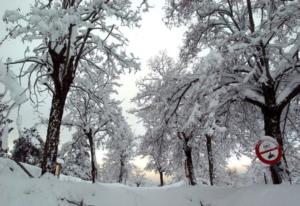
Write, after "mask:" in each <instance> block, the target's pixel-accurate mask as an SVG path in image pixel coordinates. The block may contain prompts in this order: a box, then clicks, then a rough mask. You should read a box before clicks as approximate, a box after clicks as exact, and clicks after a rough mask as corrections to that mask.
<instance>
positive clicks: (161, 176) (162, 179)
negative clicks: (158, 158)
mask: <svg viewBox="0 0 300 206" xmlns="http://www.w3.org/2000/svg"><path fill="white" fill-rule="evenodd" d="M158 173H159V181H160V184H159V186H161V187H162V186H164V185H165V183H164V172H163V171H161V170H159V171H158Z"/></svg>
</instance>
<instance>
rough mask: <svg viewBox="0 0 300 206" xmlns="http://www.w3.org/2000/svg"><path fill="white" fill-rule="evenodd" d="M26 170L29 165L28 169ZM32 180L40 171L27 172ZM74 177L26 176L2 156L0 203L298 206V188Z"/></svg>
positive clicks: (10, 205) (38, 205) (5, 205)
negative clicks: (138, 183) (134, 184)
mask: <svg viewBox="0 0 300 206" xmlns="http://www.w3.org/2000/svg"><path fill="white" fill-rule="evenodd" d="M26 167H27V166H26ZM27 168H29V167H27ZM29 170H30V171H31V172H33V173H34V176H35V175H37V174H38V171H37V170H36V169H34V168H29ZM73 180H74V179H73V178H69V179H68V178H63V180H58V179H57V178H56V177H53V176H50V175H46V176H44V177H42V178H29V177H28V176H27V175H26V174H25V173H24V172H23V171H22V169H20V167H19V166H18V165H17V164H16V163H14V162H13V161H11V160H7V159H2V158H0V191H1V192H0V205H1V206H2V205H3V206H72V205H76V204H77V205H78V204H79V203H80V202H81V201H82V202H83V203H84V204H83V205H95V206H196V205H197V206H201V205H204V206H283V205H284V206H297V205H299V204H300V185H279V186H273V185H253V186H249V187H240V188H230V187H211V186H205V185H198V186H193V187H192V186H188V185H186V184H185V183H183V182H181V183H176V184H173V185H169V186H165V187H162V188H158V187H141V188H135V187H128V186H124V185H120V184H100V183H97V184H91V183H87V182H74V181H73Z"/></svg>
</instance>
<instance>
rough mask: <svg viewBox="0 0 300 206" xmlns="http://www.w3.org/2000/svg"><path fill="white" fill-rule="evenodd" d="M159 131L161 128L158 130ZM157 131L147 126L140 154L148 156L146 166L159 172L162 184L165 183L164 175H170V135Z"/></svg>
mask: <svg viewBox="0 0 300 206" xmlns="http://www.w3.org/2000/svg"><path fill="white" fill-rule="evenodd" d="M158 131H159V130H158ZM156 132H157V131H155V130H154V131H153V130H151V128H147V131H146V133H145V135H143V136H142V137H141V140H140V141H141V142H140V145H139V154H140V155H142V156H143V157H148V163H147V165H146V167H145V169H146V170H148V171H154V172H155V173H158V174H159V180H160V186H163V185H164V184H165V182H164V175H166V174H167V175H170V173H171V172H170V170H169V167H170V164H171V163H170V157H169V154H170V153H169V149H170V144H171V141H170V137H169V136H167V135H166V134H161V133H156Z"/></svg>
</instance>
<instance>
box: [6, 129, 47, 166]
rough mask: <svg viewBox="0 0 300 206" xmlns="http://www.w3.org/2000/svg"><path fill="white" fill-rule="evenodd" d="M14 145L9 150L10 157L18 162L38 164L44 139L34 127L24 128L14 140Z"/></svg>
mask: <svg viewBox="0 0 300 206" xmlns="http://www.w3.org/2000/svg"><path fill="white" fill-rule="evenodd" d="M13 143H14V146H13V149H12V151H11V153H12V156H11V157H12V159H14V160H16V161H18V162H24V163H28V164H31V165H36V166H40V163H41V160H42V156H43V149H44V141H43V139H42V138H41V136H40V135H39V132H38V130H37V129H36V128H35V127H31V128H29V129H27V128H24V129H23V130H22V131H21V134H20V137H19V138H18V139H16V140H14V142H13Z"/></svg>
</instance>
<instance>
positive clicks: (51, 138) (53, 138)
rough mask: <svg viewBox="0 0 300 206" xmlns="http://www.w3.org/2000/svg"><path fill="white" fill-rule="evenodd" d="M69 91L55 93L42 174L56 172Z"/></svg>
mask: <svg viewBox="0 0 300 206" xmlns="http://www.w3.org/2000/svg"><path fill="white" fill-rule="evenodd" d="M66 97H67V93H65V94H62V95H57V94H56V95H53V97H52V104H51V110H50V116H49V123H48V129H47V137H46V142H45V147H44V154H43V160H42V164H41V167H42V175H43V174H44V173H46V172H50V173H53V174H54V173H55V163H56V158H57V150H58V144H59V135H60V126H61V121H62V116H63V112H64V106H65V101H66Z"/></svg>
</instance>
